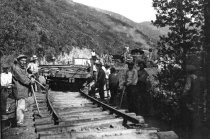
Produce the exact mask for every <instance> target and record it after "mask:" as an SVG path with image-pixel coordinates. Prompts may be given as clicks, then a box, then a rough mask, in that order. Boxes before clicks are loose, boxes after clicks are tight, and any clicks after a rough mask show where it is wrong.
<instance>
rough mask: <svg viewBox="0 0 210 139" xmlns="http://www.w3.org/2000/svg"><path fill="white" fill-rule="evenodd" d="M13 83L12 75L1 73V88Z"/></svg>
mask: <svg viewBox="0 0 210 139" xmlns="http://www.w3.org/2000/svg"><path fill="white" fill-rule="evenodd" d="M11 83H12V73H11V72H8V74H6V73H1V86H7V85H9V84H11Z"/></svg>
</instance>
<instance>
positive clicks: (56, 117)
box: [46, 90, 61, 124]
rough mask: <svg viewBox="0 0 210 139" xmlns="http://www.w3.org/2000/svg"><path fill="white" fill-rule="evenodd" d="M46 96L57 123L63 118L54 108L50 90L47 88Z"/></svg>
mask: <svg viewBox="0 0 210 139" xmlns="http://www.w3.org/2000/svg"><path fill="white" fill-rule="evenodd" d="M46 97H47V104H48V109H49V110H50V111H51V112H52V116H53V118H54V121H55V124H58V122H59V121H61V118H60V117H59V116H58V114H57V112H56V111H55V109H54V108H53V105H52V103H51V101H50V97H49V92H48V90H46Z"/></svg>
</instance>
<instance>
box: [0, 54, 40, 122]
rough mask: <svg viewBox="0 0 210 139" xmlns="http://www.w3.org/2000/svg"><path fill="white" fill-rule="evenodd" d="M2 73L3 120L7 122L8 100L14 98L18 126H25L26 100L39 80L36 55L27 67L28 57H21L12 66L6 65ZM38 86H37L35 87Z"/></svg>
mask: <svg viewBox="0 0 210 139" xmlns="http://www.w3.org/2000/svg"><path fill="white" fill-rule="evenodd" d="M2 69H3V71H2V73H1V116H2V117H1V118H2V120H7V119H8V116H7V99H8V97H10V96H12V97H14V98H15V101H16V120H17V126H25V125H24V112H25V111H27V107H26V99H27V98H28V97H29V96H30V92H31V91H32V88H31V87H32V85H33V86H34V85H35V79H37V78H38V62H37V57H36V56H35V55H34V56H33V57H31V59H30V63H29V64H28V65H27V56H26V55H23V54H21V55H19V56H18V57H17V58H16V60H14V63H13V64H12V66H9V65H8V64H7V63H4V64H3V66H2ZM35 86H36V85H35Z"/></svg>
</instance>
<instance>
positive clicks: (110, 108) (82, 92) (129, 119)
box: [80, 89, 140, 124]
mask: <svg viewBox="0 0 210 139" xmlns="http://www.w3.org/2000/svg"><path fill="white" fill-rule="evenodd" d="M80 93H81V94H82V95H84V96H85V97H86V98H88V99H90V100H91V101H93V103H97V104H98V105H100V106H101V107H103V108H105V109H107V110H109V111H110V112H112V113H115V114H116V115H118V116H120V117H122V118H123V119H124V121H125V122H127V121H130V122H132V123H135V124H140V122H139V120H138V119H137V118H134V117H132V116H129V115H128V114H126V113H123V112H121V111H119V110H117V109H115V108H113V107H111V106H109V105H107V104H105V103H103V102H101V101H99V100H97V99H95V98H93V97H91V96H89V95H88V94H86V93H85V92H84V90H81V89H80Z"/></svg>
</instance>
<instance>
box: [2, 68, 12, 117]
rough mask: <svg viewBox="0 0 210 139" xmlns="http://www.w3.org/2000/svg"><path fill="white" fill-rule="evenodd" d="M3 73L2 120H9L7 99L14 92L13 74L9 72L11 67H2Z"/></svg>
mask: <svg viewBox="0 0 210 139" xmlns="http://www.w3.org/2000/svg"><path fill="white" fill-rule="evenodd" d="M2 70H3V72H2V73H1V116H2V120H7V118H8V117H7V115H6V107H7V98H8V97H9V95H10V94H11V92H12V73H11V72H9V65H8V64H3V65H2Z"/></svg>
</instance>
